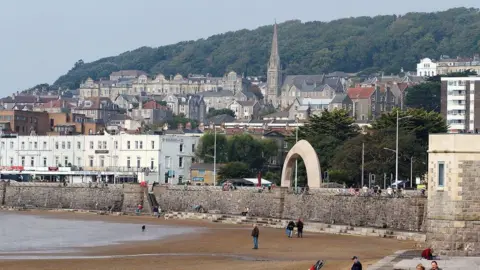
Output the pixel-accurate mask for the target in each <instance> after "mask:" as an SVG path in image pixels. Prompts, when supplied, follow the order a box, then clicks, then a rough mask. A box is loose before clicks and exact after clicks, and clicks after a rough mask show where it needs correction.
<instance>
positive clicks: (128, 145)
mask: <svg viewBox="0 0 480 270" xmlns="http://www.w3.org/2000/svg"><path fill="white" fill-rule="evenodd" d="M127 149H130V141H127Z"/></svg>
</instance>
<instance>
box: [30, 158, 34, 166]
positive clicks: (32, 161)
mask: <svg viewBox="0 0 480 270" xmlns="http://www.w3.org/2000/svg"><path fill="white" fill-rule="evenodd" d="M30 166H32V167H35V158H34V157H30Z"/></svg>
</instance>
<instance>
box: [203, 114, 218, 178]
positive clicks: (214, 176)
mask: <svg viewBox="0 0 480 270" xmlns="http://www.w3.org/2000/svg"><path fill="white" fill-rule="evenodd" d="M205 156H206V157H210V158H213V186H216V185H217V126H216V125H215V123H214V124H213V156H211V155H205Z"/></svg>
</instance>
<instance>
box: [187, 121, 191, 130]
mask: <svg viewBox="0 0 480 270" xmlns="http://www.w3.org/2000/svg"><path fill="white" fill-rule="evenodd" d="M185 129H188V130H190V129H192V123H190V122H188V123H187V124H186V125H185Z"/></svg>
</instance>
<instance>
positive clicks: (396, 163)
mask: <svg viewBox="0 0 480 270" xmlns="http://www.w3.org/2000/svg"><path fill="white" fill-rule="evenodd" d="M411 117H412V116H411V115H407V116H404V117H401V118H398V109H397V139H396V148H395V182H397V181H398V122H399V121H400V120H402V119H407V118H411Z"/></svg>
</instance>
